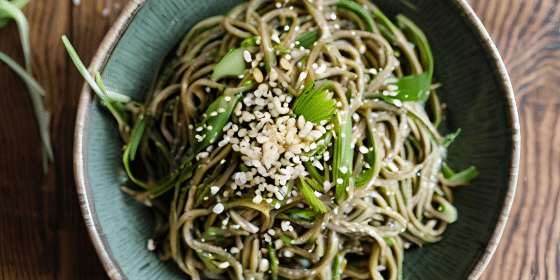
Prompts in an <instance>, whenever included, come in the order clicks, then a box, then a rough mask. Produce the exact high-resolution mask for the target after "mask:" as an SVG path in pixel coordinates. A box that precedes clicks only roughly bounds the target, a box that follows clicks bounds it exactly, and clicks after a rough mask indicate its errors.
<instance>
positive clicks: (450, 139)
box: [441, 128, 461, 148]
mask: <svg viewBox="0 0 560 280" xmlns="http://www.w3.org/2000/svg"><path fill="white" fill-rule="evenodd" d="M459 133H461V129H460V128H459V129H457V131H456V132H455V133H451V134H447V135H445V137H443V138H442V139H441V145H442V146H443V147H444V148H447V147H449V145H451V143H453V141H455V139H456V138H457V136H459Z"/></svg>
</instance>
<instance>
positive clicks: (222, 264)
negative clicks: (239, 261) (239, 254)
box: [218, 262, 229, 269]
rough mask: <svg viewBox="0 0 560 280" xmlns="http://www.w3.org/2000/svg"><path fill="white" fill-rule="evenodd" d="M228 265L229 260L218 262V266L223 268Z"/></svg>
mask: <svg viewBox="0 0 560 280" xmlns="http://www.w3.org/2000/svg"><path fill="white" fill-rule="evenodd" d="M228 267H229V262H223V263H220V264H218V268H221V269H225V268H228Z"/></svg>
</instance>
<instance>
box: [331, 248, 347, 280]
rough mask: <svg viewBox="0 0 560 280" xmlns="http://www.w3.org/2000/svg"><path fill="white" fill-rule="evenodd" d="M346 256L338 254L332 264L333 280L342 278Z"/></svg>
mask: <svg viewBox="0 0 560 280" xmlns="http://www.w3.org/2000/svg"><path fill="white" fill-rule="evenodd" d="M344 260H345V258H344V254H341V252H340V251H338V252H336V255H335V256H334V259H333V263H332V280H340V279H341V276H342V265H343V264H344Z"/></svg>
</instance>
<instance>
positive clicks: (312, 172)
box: [303, 161, 325, 182]
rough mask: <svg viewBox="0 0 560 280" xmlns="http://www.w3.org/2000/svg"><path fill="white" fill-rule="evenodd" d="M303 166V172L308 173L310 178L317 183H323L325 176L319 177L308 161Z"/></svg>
mask: <svg viewBox="0 0 560 280" xmlns="http://www.w3.org/2000/svg"><path fill="white" fill-rule="evenodd" d="M303 165H305V170H307V172H309V175H310V176H311V178H313V179H314V180H317V181H318V182H325V176H323V175H321V174H320V173H319V171H317V168H315V166H313V164H311V162H310V161H306V162H305V163H304V164H303Z"/></svg>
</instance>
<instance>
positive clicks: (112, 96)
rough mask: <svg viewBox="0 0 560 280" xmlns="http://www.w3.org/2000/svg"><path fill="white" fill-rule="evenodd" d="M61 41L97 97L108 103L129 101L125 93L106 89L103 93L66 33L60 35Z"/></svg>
mask: <svg viewBox="0 0 560 280" xmlns="http://www.w3.org/2000/svg"><path fill="white" fill-rule="evenodd" d="M62 42H64V46H65V47H66V50H67V51H68V54H69V55H70V58H72V61H73V62H74V64H75V65H76V68H78V71H80V74H82V76H83V77H84V79H85V80H86V82H87V83H88V84H89V86H90V87H91V88H92V89H93V91H94V92H95V93H96V94H97V96H99V98H101V100H103V101H104V102H105V103H110V102H112V101H117V102H124V103H126V102H129V101H131V99H130V97H128V96H126V95H123V94H120V93H117V92H110V91H107V92H106V94H104V93H103V91H102V90H101V88H99V86H98V85H97V83H96V82H95V80H94V79H93V77H92V76H91V75H90V74H89V71H88V70H87V68H86V66H85V65H84V63H83V62H82V60H81V59H80V57H79V56H78V53H77V52H76V50H75V49H74V47H73V46H72V44H71V43H70V41H69V40H68V37H66V35H62Z"/></svg>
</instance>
